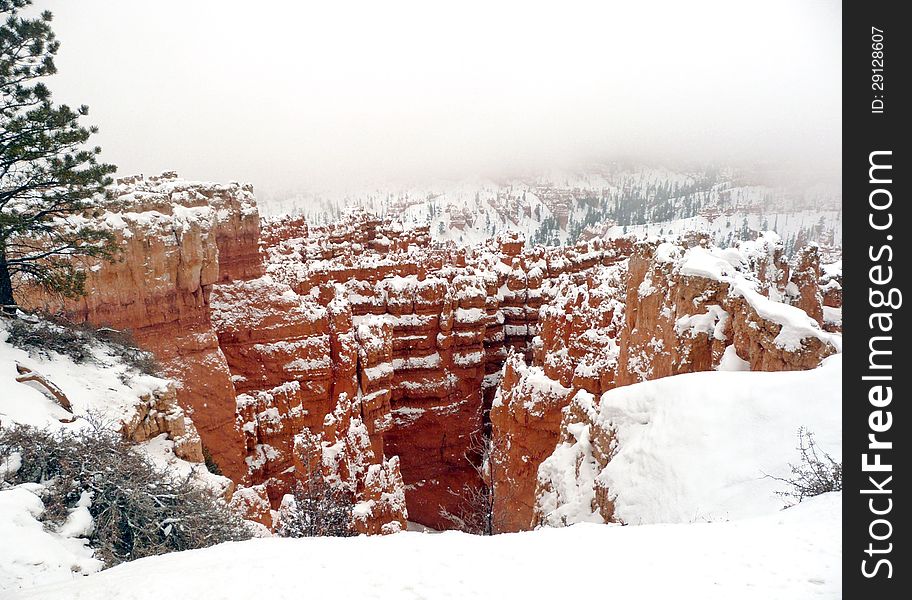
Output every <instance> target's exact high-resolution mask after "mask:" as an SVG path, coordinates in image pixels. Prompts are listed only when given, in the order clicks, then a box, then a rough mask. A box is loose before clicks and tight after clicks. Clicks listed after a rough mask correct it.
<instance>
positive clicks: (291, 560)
mask: <svg viewBox="0 0 912 600" xmlns="http://www.w3.org/2000/svg"><path fill="white" fill-rule="evenodd" d="M841 509H842V503H841V496H840V494H836V493H831V494H826V495H824V496H820V497H817V498H812V499H810V500H808V501H805V502H802V503H801V504H800V505H798V506H795V507H793V508H790V509H788V510H785V511H781V512H776V513H773V514H770V515H765V516H763V517H757V518H751V519H745V520H738V521H731V522H718V523H695V524H688V525H645V526H639V527H612V526H604V525H592V524H580V525H576V526H573V527H566V528H560V529H550V528H546V529H541V530H537V531H532V532H524V533H514V534H505V535H499V536H493V537H484V536H472V535H467V534H464V533H460V532H455V531H447V532H442V533H439V534H433V535H428V534H426V533H421V532H411V531H410V532H403V533H399V534H396V535H391V536H381V537H356V538H302V539H282V538H270V539H255V540H250V541H246V542H232V543H227V544H221V545H218V546H214V547H212V548H206V549H203V550H192V551H189V552H180V553H175V554H167V555H164V556H155V557H149V558H143V559H140V560H138V561H134V562H131V563H126V564H123V565H119V566H117V567H114V568H113V569H110V570H107V571H104V572H103V573H99V574H96V575H92V576H91V577H87V578H84V579H81V580H78V581H74V582H71V583H59V584H55V585H48V586H43V587H40V588H35V589H32V590H25V591H22V592H18V593H14V594H12V595H11V598H10V600H26V599H30V598H35V599H37V598H41V599H42V600H57V599H60V600H64V599H65V600H127V599H129V600H159V599H160V598H161V595H162V588H161V587H160V586H156V585H148V582H150V581H163V582H173V583H174V587H173V588H170V589H171V591H170V592H169V593H170V594H171V595H172V596H173V597H174V598H181V599H183V598H187V599H190V598H207V599H210V600H227V599H234V598H246V597H250V598H253V597H257V596H259V595H262V593H263V590H264V587H263V586H264V582H268V593H269V597H270V598H273V599H275V600H284V599H288V600H291V599H297V598H300V597H301V582H302V580H305V581H307V582H308V586H310V587H309V589H310V590H311V591H312V592H313V593H314V594H317V595H323V596H327V597H332V596H336V595H338V594H339V593H340V589H341V590H342V592H341V593H342V595H343V596H345V597H346V598H412V597H415V598H426V599H428V600H435V599H438V598H439V599H443V598H462V599H471V598H479V599H481V598H563V597H566V596H567V594H568V589H571V588H573V587H574V585H575V583H574V582H579V581H580V579H579V578H580V576H581V569H584V567H585V564H586V563H587V561H588V562H592V561H596V562H597V564H598V565H600V567H599V569H601V570H600V571H599V573H601V579H599V580H598V581H597V582H596V584H595V586H596V587H595V588H594V589H604V590H606V592H605V593H608V592H607V590H610V594H611V596H613V597H619V598H628V597H629V598H676V597H681V595H682V593H684V595H685V596H686V597H688V598H700V599H701V600H731V599H732V598H738V599H739V600H768V599H769V598H776V599H777V600H808V599H821V600H822V599H833V600H835V599H838V598H840V597H841V596H842V589H841V570H840V562H841V558H840V523H841ZM556 549H563V550H564V551H555V550H556ZM733 549H736V550H737V551H733ZM352 557H370V560H361V561H358V564H357V569H356V571H357V573H356V576H353V575H352ZM542 557H547V562H546V563H545V564H542ZM536 564H538V565H542V567H541V573H542V574H543V576H540V577H536V576H521V577H506V576H504V575H505V574H508V573H528V570H529V565H536ZM402 565H408V566H409V568H408V569H403V568H402ZM453 565H459V568H458V569H454V568H453ZM492 565H496V566H497V568H491V567H492ZM467 573H468V574H471V575H470V576H467V575H466V574H467ZM773 573H775V576H772V575H771V574H773ZM340 585H342V587H341V588H340V587H339V586H340Z"/></svg>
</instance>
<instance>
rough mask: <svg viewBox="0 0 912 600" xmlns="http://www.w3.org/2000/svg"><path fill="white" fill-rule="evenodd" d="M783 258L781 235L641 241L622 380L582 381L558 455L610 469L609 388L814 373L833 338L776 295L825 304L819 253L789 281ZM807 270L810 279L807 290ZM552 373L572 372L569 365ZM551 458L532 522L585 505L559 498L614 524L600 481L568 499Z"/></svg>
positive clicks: (632, 276) (802, 258)
mask: <svg viewBox="0 0 912 600" xmlns="http://www.w3.org/2000/svg"><path fill="white" fill-rule="evenodd" d="M691 243H693V244H694V245H690V247H687V245H688V244H691ZM777 255H779V248H778V247H777V244H776V243H775V240H772V241H771V240H764V239H760V240H757V241H755V242H749V243H744V244H742V245H741V247H740V248H739V249H737V250H736V249H731V250H727V251H723V250H719V249H716V248H712V247H709V246H708V245H706V244H705V242H701V241H699V240H695V241H691V242H686V241H685V243H684V244H682V245H678V244H670V243H667V242H666V243H661V244H646V243H643V244H639V245H638V246H637V247H636V248H635V250H634V253H633V255H632V256H631V258H630V259H629V262H628V275H627V282H626V313H625V318H624V325H623V327H622V328H621V330H620V332H619V339H620V351H619V353H618V361H617V377H616V379H615V380H614V381H613V382H611V383H610V384H609V385H608V386H607V388H601V389H597V390H592V389H588V388H585V387H583V386H580V387H579V389H577V390H576V391H575V392H574V393H573V395H572V398H568V400H569V403H568V404H567V407H566V408H565V409H564V410H563V418H562V422H561V425H560V430H559V431H560V433H559V441H558V445H557V450H556V451H555V452H560V453H563V454H566V452H570V451H571V450H572V451H576V452H585V453H586V455H587V458H586V460H587V461H589V463H591V464H590V465H589V467H587V468H590V469H595V473H597V472H599V471H601V470H602V469H604V468H605V466H606V465H607V464H608V462H609V461H610V460H611V457H612V456H613V453H614V450H615V447H614V443H615V440H614V438H613V435H612V431H611V429H610V426H609V425H606V423H605V422H603V421H599V420H598V419H596V418H595V415H596V413H597V409H598V402H599V400H598V399H599V397H600V396H601V394H602V393H604V392H605V391H607V390H608V389H611V387H618V386H622V385H629V384H633V383H638V382H642V381H648V380H652V379H658V378H661V377H667V376H670V375H677V374H681V373H689V372H694V371H704V370H711V369H737V370H742V369H751V370H762V371H785V370H801V369H812V368H815V367H817V366H819V365H820V363H821V361H822V360H823V359H824V358H825V357H827V356H829V355H830V354H833V353H834V352H836V351H837V350H836V346H835V345H834V340H833V339H832V338H831V337H830V336H829V335H828V334H827V333H826V332H824V331H823V330H822V329H821V327H820V326H819V324H818V322H817V321H816V319H814V318H812V317H811V316H809V315H808V313H807V312H805V311H804V310H802V309H801V308H799V307H798V306H792V305H789V304H786V303H784V302H779V301H777V300H774V299H773V298H778V299H783V300H788V299H789V298H794V299H795V301H796V302H797V303H802V302H805V303H807V302H809V301H810V306H811V307H813V306H819V304H815V303H814V299H815V297H816V298H818V299H819V292H817V278H816V276H813V275H814V273H813V271H814V269H813V267H812V265H813V264H814V261H813V256H814V255H813V251H808V252H803V253H800V254H799V258H798V260H797V261H796V265H797V266H796V269H795V270H794V271H793V273H792V277H791V281H790V282H788V283H785V282H786V281H788V279H787V278H786V277H785V276H783V274H782V272H781V271H780V272H779V273H776V271H774V270H773V269H770V266H771V265H773V266H775V265H776V264H777V263H779V264H781V262H780V261H779V260H778V258H777ZM809 265H811V266H809ZM758 267H759V268H758ZM771 273H776V274H775V275H773V276H771ZM811 276H813V278H812V279H810V281H811V283H812V285H808V286H803V285H802V282H804V280H805V279H806V278H808V277H811ZM796 282H798V283H796ZM802 290H803V291H802ZM796 291H797V293H794V292H796ZM555 374H556V375H563V377H564V378H566V371H564V372H563V373H560V372H557V373H555ZM495 435H496V428H495ZM495 439H496V437H495ZM573 449H575V450H573ZM563 454H562V455H561V457H559V458H558V457H555V459H554V460H551V459H550V458H549V459H547V460H546V461H545V463H547V462H548V461H551V462H552V463H555V464H557V463H560V464H564V463H566V461H567V460H571V459H572V458H573V457H569V458H568V457H567V456H564V455H563ZM577 458H580V457H577ZM580 460H581V459H580ZM571 462H572V460H571ZM545 463H542V467H541V468H540V469H539V471H538V481H537V488H536V492H535V509H534V511H533V513H532V515H531V522H530V523H528V524H526V526H527V527H528V526H529V525H533V524H537V523H550V524H561V523H564V524H566V523H565V522H564V521H563V520H562V519H563V518H564V517H562V516H561V515H566V514H568V513H574V512H575V513H579V512H580V511H578V510H574V511H566V510H564V509H563V506H562V503H563V502H574V503H578V502H588V503H589V504H590V505H591V507H590V508H591V511H592V512H593V514H598V515H600V516H601V518H602V519H603V520H605V521H610V520H612V517H613V506H612V503H611V498H612V497H613V496H612V493H611V490H609V489H607V488H606V487H605V486H604V482H603V481H602V480H600V479H598V478H597V477H595V476H594V475H593V473H592V472H591V471H587V475H586V476H585V477H582V478H581V479H580V481H586V482H587V483H586V484H585V485H587V486H589V487H588V488H587V489H583V490H580V489H577V488H574V487H573V486H571V488H573V489H575V490H576V491H575V492H574V493H573V494H572V498H571V497H570V496H567V497H563V496H562V495H561V494H562V492H561V491H560V490H562V489H570V488H567V486H566V485H565V484H566V481H561V482H558V481H557V479H556V478H562V477H566V473H557V472H556V471H555V470H554V469H553V468H551V467H549V466H547V465H546V464H545ZM589 463H587V464H589ZM577 464H579V462H578V463H577ZM577 475H579V473H578V474H577ZM583 512H586V511H583Z"/></svg>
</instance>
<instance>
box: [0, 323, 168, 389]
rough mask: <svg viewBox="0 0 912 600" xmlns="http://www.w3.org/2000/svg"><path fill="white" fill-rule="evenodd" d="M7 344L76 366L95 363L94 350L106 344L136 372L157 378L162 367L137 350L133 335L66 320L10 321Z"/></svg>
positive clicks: (111, 351)
mask: <svg viewBox="0 0 912 600" xmlns="http://www.w3.org/2000/svg"><path fill="white" fill-rule="evenodd" d="M6 330H7V332H8V337H7V340H6V341H7V342H8V343H10V344H11V345H13V346H15V347H17V348H20V349H22V350H26V351H28V352H29V353H32V354H36V355H38V356H43V357H46V358H50V356H51V353H52V352H56V353H57V354H61V355H64V356H68V357H70V359H72V360H73V362H75V363H86V362H92V361H93V360H94V353H93V352H92V349H93V347H95V346H96V345H99V344H103V345H104V346H105V348H106V350H107V351H108V353H109V354H111V355H112V356H115V357H117V358H119V359H120V360H121V361H123V362H124V363H126V364H127V365H129V366H130V367H132V368H133V369H134V370H135V371H138V372H139V373H143V374H146V375H155V374H157V373H158V372H160V370H161V369H160V367H159V365H158V364H157V363H156V361H155V357H154V356H153V355H152V353H151V352H146V351H145V350H142V349H140V348H138V347H137V346H136V342H135V341H134V340H133V336H132V334H131V333H130V332H129V331H124V330H118V329H111V328H109V327H99V328H95V327H92V326H91V325H89V324H87V323H81V324H78V325H75V324H72V323H69V322H67V321H66V320H65V319H63V318H62V317H57V318H55V319H54V320H50V321H48V320H43V319H38V320H35V321H29V320H25V319H10V320H9V321H8V323H7V325H6Z"/></svg>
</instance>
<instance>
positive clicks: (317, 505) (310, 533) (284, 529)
mask: <svg viewBox="0 0 912 600" xmlns="http://www.w3.org/2000/svg"><path fill="white" fill-rule="evenodd" d="M292 496H293V500H292V501H291V503H289V504H286V505H285V506H284V507H283V509H282V511H281V514H280V516H279V527H278V530H277V531H276V533H278V534H279V535H280V536H282V537H321V536H332V537H350V536H353V535H356V534H357V532H356V531H355V530H354V528H353V527H352V517H353V511H354V499H353V495H352V493H351V492H350V491H349V490H347V489H345V487H344V486H333V485H330V484H329V483H328V482H327V481H326V479H325V478H324V477H323V475H322V474H321V473H319V472H318V471H316V470H311V471H310V472H309V473H308V474H307V478H306V479H305V480H304V481H300V480H299V481H297V482H295V486H294V490H293V494H292Z"/></svg>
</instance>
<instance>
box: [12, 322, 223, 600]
mask: <svg viewBox="0 0 912 600" xmlns="http://www.w3.org/2000/svg"><path fill="white" fill-rule="evenodd" d="M6 323H7V321H5V320H2V319H0V427H9V426H11V425H14V424H22V425H31V426H34V427H38V428H49V429H52V430H57V429H70V430H75V429H79V428H82V427H86V426H87V424H86V421H85V420H84V419H82V418H79V417H84V416H86V415H87V414H89V413H91V414H93V415H95V416H96V417H98V418H99V419H100V420H101V421H103V422H110V423H111V424H112V426H115V427H116V426H117V425H118V424H119V423H120V421H122V420H129V419H130V418H131V417H132V415H133V414H134V411H136V409H137V407H138V406H139V405H140V404H141V403H142V402H143V400H142V398H143V396H147V395H148V394H150V393H151V392H153V391H156V390H159V389H162V388H164V387H165V386H167V385H169V383H170V382H169V381H168V380H165V379H161V378H158V377H152V376H149V375H143V374H141V373H138V372H136V371H134V370H131V369H130V367H129V366H128V365H126V364H124V363H123V362H122V361H121V360H119V358H118V357H117V356H116V355H115V354H113V353H111V352H109V351H108V349H107V348H106V347H105V345H103V344H98V345H96V346H94V347H92V349H91V354H92V356H91V359H90V360H86V361H84V362H80V363H76V362H73V360H72V359H71V358H69V357H68V356H64V355H61V354H58V353H56V352H49V353H48V355H47V356H40V355H37V354H34V353H33V354H29V353H28V352H26V351H24V350H21V349H19V348H15V347H13V346H11V345H10V344H8V343H7V341H6V340H7V337H8V333H7V331H6ZM17 363H18V364H20V365H23V366H25V367H28V368H29V369H32V370H34V371H36V372H38V373H40V374H41V375H43V376H44V377H46V378H47V379H48V380H50V381H51V382H53V383H54V384H55V385H57V386H58V388H60V390H62V391H63V392H64V393H65V394H66V396H67V398H68V399H69V400H70V401H71V402H72V407H73V413H72V414H70V413H69V412H67V411H66V410H64V409H63V408H61V407H60V406H59V405H58V404H56V403H55V402H54V401H52V400H51V399H50V398H49V397H48V396H47V395H46V394H45V393H42V391H41V389H42V388H40V387H38V386H35V385H34V384H26V383H20V382H18V381H16V376H17V371H16V365H17ZM74 415H75V416H76V417H77V418H76V419H75V420H74V421H73V422H69V423H66V422H61V419H63V420H64V421H69V420H72V417H73V416H74ZM137 448H138V449H139V450H140V451H142V452H144V453H145V454H146V455H147V456H148V457H149V458H150V459H152V460H153V461H154V462H155V463H156V464H158V465H161V466H163V467H167V468H169V469H172V470H173V471H174V472H175V473H179V474H181V475H182V476H188V475H190V474H191V473H193V474H194V476H195V477H197V478H198V479H199V480H200V481H201V482H204V483H205V484H206V485H210V486H212V487H213V488H215V489H221V488H224V486H225V485H227V484H228V483H229V482H228V480H227V479H226V478H224V477H219V476H217V475H213V474H211V473H209V472H208V471H207V470H206V468H205V466H203V465H199V464H195V463H189V462H187V461H184V460H181V459H178V458H176V457H175V456H174V453H173V448H174V442H173V441H172V440H169V439H167V437H166V436H165V435H164V434H162V435H160V436H158V437H156V438H153V439H151V440H149V441H147V442H144V443H143V444H140V445H138V446H137ZM12 468H16V465H15V464H12V465H10V464H2V463H0V597H5V596H4V595H3V594H4V593H6V591H8V590H12V589H17V588H20V587H32V586H35V585H40V584H46V583H50V582H55V581H69V580H71V579H72V578H73V577H79V576H81V575H79V574H80V573H91V572H95V571H98V570H100V569H101V567H102V563H101V561H99V560H96V559H95V558H94V557H93V552H92V550H91V548H88V547H87V546H86V539H85V538H84V537H83V536H84V535H85V533H86V532H85V527H82V528H80V527H76V525H77V523H76V522H74V523H72V524H71V525H72V526H70V527H68V526H66V525H65V526H64V527H62V528H61V529H60V530H58V531H53V530H48V529H45V527H44V525H43V523H41V522H39V520H38V518H39V517H40V515H41V513H42V512H43V510H44V505H43V503H42V501H41V499H40V498H39V495H40V494H41V492H42V489H41V488H42V486H41V485H38V484H22V485H18V486H15V487H13V486H7V485H6V484H4V483H3V482H2V475H3V473H4V472H5V471H7V470H9V469H12ZM86 514H87V511H86ZM89 521H91V518H89Z"/></svg>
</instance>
